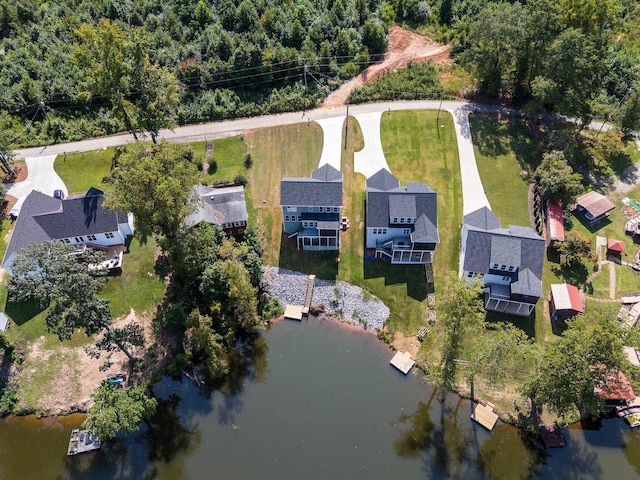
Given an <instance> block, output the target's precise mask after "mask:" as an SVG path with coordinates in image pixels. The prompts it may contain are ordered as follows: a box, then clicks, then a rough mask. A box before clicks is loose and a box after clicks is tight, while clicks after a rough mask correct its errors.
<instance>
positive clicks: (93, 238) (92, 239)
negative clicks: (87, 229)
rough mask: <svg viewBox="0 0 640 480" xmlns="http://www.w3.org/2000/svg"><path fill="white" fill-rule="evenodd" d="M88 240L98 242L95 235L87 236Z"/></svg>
mask: <svg viewBox="0 0 640 480" xmlns="http://www.w3.org/2000/svg"><path fill="white" fill-rule="evenodd" d="M87 239H89V241H90V242H93V241H95V240H96V236H95V235H87Z"/></svg>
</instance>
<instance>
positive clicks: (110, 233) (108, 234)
mask: <svg viewBox="0 0 640 480" xmlns="http://www.w3.org/2000/svg"><path fill="white" fill-rule="evenodd" d="M104 236H105V238H113V232H107V233H105V234H104Z"/></svg>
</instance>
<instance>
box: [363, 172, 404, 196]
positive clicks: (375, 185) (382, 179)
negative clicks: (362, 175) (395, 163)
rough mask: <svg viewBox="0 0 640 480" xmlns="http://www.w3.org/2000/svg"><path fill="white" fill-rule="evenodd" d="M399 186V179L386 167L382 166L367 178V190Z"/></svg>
mask: <svg viewBox="0 0 640 480" xmlns="http://www.w3.org/2000/svg"><path fill="white" fill-rule="evenodd" d="M399 186H400V181H399V180H398V179H397V178H396V177H394V176H393V175H391V172H390V171H389V170H387V169H386V168H382V169H380V170H378V171H377V172H376V173H374V174H373V175H372V176H370V177H369V178H367V190H369V189H371V190H382V191H383V192H386V191H387V190H393V189H394V188H398V187H399Z"/></svg>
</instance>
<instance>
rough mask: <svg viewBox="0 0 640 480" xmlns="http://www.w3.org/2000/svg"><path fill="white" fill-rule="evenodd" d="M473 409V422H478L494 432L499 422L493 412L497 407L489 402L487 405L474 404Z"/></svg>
mask: <svg viewBox="0 0 640 480" xmlns="http://www.w3.org/2000/svg"><path fill="white" fill-rule="evenodd" d="M471 408H472V413H471V420H474V421H476V422H478V423H479V424H480V425H482V426H483V427H484V428H486V429H487V430H489V431H491V430H493V427H495V426H496V422H497V421H498V415H497V414H496V412H494V411H493V409H494V408H495V405H494V404H493V403H490V402H487V404H486V405H483V404H481V403H476V404H474V403H472V406H471Z"/></svg>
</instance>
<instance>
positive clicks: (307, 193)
mask: <svg viewBox="0 0 640 480" xmlns="http://www.w3.org/2000/svg"><path fill="white" fill-rule="evenodd" d="M280 205H289V206H296V207H299V206H302V207H304V206H310V207H322V206H325V207H326V206H329V207H340V206H342V174H341V173H340V172H339V171H338V170H336V169H335V168H333V167H332V166H331V165H329V164H324V165H323V166H322V167H320V168H319V169H318V170H316V171H314V172H313V173H312V174H311V178H290V177H285V178H283V179H282V180H281V182H280Z"/></svg>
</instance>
